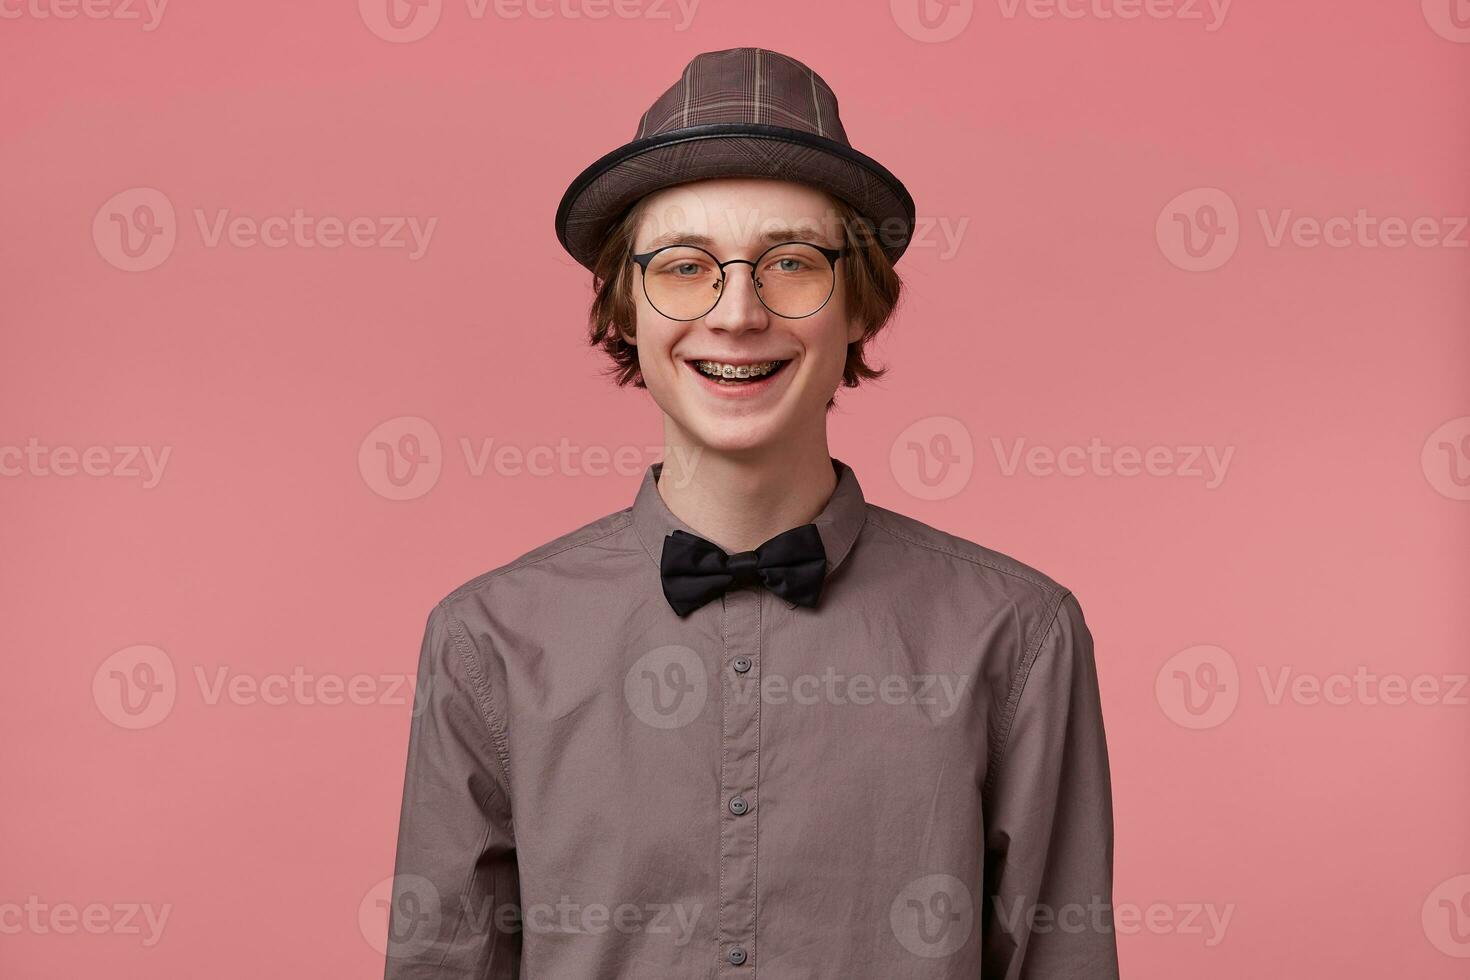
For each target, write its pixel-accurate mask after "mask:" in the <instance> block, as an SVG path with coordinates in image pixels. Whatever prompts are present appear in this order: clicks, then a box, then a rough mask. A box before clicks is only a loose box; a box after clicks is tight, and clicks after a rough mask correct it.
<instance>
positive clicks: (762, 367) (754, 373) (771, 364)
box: [694, 361, 782, 378]
mask: <svg viewBox="0 0 1470 980" xmlns="http://www.w3.org/2000/svg"><path fill="white" fill-rule="evenodd" d="M781 363H782V362H781V361H761V362H760V363H758V364H724V363H722V362H720V361H695V362H694V366H695V367H697V368H699V370H700V373H702V374H707V375H709V376H710V377H713V378H758V377H760V376H761V375H763V374H770V373H771V371H773V370H775V368H776V367H777V366H778V365H780V364H781Z"/></svg>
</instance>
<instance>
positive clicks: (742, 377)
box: [684, 357, 791, 397]
mask: <svg viewBox="0 0 1470 980" xmlns="http://www.w3.org/2000/svg"><path fill="white" fill-rule="evenodd" d="M684 363H685V365H686V366H687V367H688V368H689V370H690V372H691V373H692V374H693V375H694V376H695V378H696V379H698V381H699V384H700V387H702V388H704V389H706V390H707V391H710V392H713V393H715V394H718V395H724V396H729V397H735V396H745V397H749V396H752V395H756V394H759V393H760V392H762V391H766V390H769V389H770V388H771V387H772V385H773V384H774V382H775V379H776V378H778V377H780V376H781V374H782V373H783V372H784V371H785V369H786V366H787V365H788V364H790V363H791V359H790V358H768V359H754V358H739V359H729V360H725V359H717V358H703V357H697V358H687V359H686V360H685V361H684Z"/></svg>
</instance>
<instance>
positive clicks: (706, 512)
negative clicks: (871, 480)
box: [658, 422, 837, 555]
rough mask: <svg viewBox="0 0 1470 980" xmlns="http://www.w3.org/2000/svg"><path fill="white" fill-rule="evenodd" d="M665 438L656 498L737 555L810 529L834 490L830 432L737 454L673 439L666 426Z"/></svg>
mask: <svg viewBox="0 0 1470 980" xmlns="http://www.w3.org/2000/svg"><path fill="white" fill-rule="evenodd" d="M664 431H665V437H664V465H663V469H662V470H661V471H660V473H659V480H658V492H659V496H661V497H662V498H663V501H664V504H665V505H666V506H667V507H668V508H669V510H670V511H672V512H673V514H674V516H675V517H677V518H679V520H681V521H683V522H684V523H685V524H687V525H689V526H690V527H691V528H693V529H694V530H695V531H696V532H697V533H698V534H699V536H700V537H702V538H705V539H706V540H708V541H711V542H713V543H715V544H717V545H719V546H720V547H721V548H723V549H724V550H725V551H726V552H728V553H730V554H732V555H733V554H735V553H736V552H740V551H753V550H755V548H757V547H758V546H760V545H761V544H764V543H765V542H766V541H769V540H770V539H771V538H773V537H775V536H776V535H778V534H780V533H781V532H782V531H789V530H790V529H791V528H793V527H799V526H801V525H802V524H807V523H810V522H811V521H812V520H813V519H814V518H815V517H816V516H817V515H818V514H820V513H821V512H822V509H823V508H824V507H826V506H827V502H828V501H829V500H830V499H831V498H832V492H833V490H835V489H836V487H837V475H836V473H835V472H834V471H833V469H832V460H831V456H830V454H829V453H828V450H827V433H826V430H825V428H823V429H822V430H821V431H820V432H819V433H818V435H817V437H815V438H813V439H808V440H805V441H803V440H796V441H794V442H791V443H784V444H783V445H780V446H762V447H760V449H759V450H751V451H742V452H738V453H723V452H717V451H715V450H712V449H710V448H708V447H706V446H698V445H696V444H695V443H694V442H693V441H691V440H687V439H680V438H676V436H677V435H678V434H677V433H676V432H675V427H674V426H673V425H672V424H670V423H667V422H666V424H665V430H664Z"/></svg>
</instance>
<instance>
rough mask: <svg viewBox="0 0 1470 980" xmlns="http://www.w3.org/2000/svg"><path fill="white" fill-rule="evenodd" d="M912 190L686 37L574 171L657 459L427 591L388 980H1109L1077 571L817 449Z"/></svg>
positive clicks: (590, 252)
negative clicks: (1008, 546)
mask: <svg viewBox="0 0 1470 980" xmlns="http://www.w3.org/2000/svg"><path fill="white" fill-rule="evenodd" d="M913 221H914V206H913V202H912V200H911V199H910V197H909V195H908V193H907V191H905V189H904V187H903V185H902V184H901V183H900V182H899V181H898V180H897V179H896V178H895V177H894V176H893V175H892V174H891V173H889V172H888V171H887V170H886V169H884V168H883V167H882V166H880V165H879V164H878V163H877V162H876V161H874V160H872V159H870V158H869V157H867V156H865V155H863V154H861V153H858V152H857V151H855V150H853V149H852V148H851V147H850V146H849V145H848V142H847V138H846V135H845V134H844V131H843V129H842V125H841V123H840V121H839V119H838V115H837V100H836V97H835V96H834V95H833V93H832V91H831V90H830V89H829V88H828V87H827V86H826V84H825V83H824V82H823V81H822V80H821V79H820V78H819V77H817V76H816V75H815V74H813V73H812V72H811V70H810V69H808V68H807V67H806V66H804V65H802V64H801V63H800V62H797V61H795V60H793V59H791V58H788V57H786V56H784V55H780V54H777V53H775V52H771V51H766V50H763V49H756V48H740V49H733V50H728V51H717V52H710V53H707V54H702V55H699V56H698V57H696V58H695V59H694V60H693V61H692V62H691V63H690V64H689V66H688V67H687V68H686V70H685V72H684V74H683V77H682V78H681V79H680V81H679V82H678V83H677V84H675V85H674V86H673V88H671V89H670V90H669V91H668V92H666V93H665V94H664V95H663V96H662V97H661V98H660V99H659V100H658V101H657V102H655V103H654V105H653V107H652V108H651V109H650V110H649V111H648V112H647V113H645V114H644V116H643V118H642V120H641V121H640V123H639V127H638V132H637V135H636V137H635V140H634V142H632V143H630V144H629V145H627V146H625V147H623V148H621V149H619V150H615V151H613V152H612V153H610V154H608V155H606V156H604V157H602V158H601V159H600V160H598V161H597V162H596V163H594V164H593V165H592V166H591V167H589V168H588V169H587V170H586V171H584V172H583V173H582V175H581V176H579V177H578V178H577V179H576V180H575V181H574V182H573V184H572V186H571V187H570V188H569V189H568V191H567V194H566V196H565V197H564V199H563V201H562V205H561V208H560V210H559V211H558V214H557V231H558V235H559V237H560V240H561V241H562V243H563V244H564V245H565V246H566V248H567V249H568V251H569V252H570V253H571V254H572V255H573V257H575V258H576V259H577V260H578V261H579V262H580V263H581V264H583V265H584V266H586V267H587V268H589V269H590V270H592V271H593V272H594V275H595V283H596V285H597V290H598V292H597V299H596V302H595V304H594V306H593V311H592V340H593V342H594V343H595V344H598V345H600V346H601V347H603V348H604V349H605V350H606V351H607V352H608V353H609V354H610V355H611V356H612V358H613V361H614V367H613V370H614V371H615V373H616V374H617V377H618V380H619V381H620V382H622V383H633V384H637V385H641V386H646V388H647V389H648V391H649V392H650V393H651V395H652V396H653V400H654V401H655V402H656V403H657V405H658V407H659V408H660V409H661V410H662V412H663V417H664V443H665V453H664V462H663V463H661V464H660V463H655V464H653V465H652V466H651V467H649V469H648V471H647V473H646V474H645V476H644V479H643V483H642V486H641V487H640V488H639V490H638V492H637V496H636V498H635V499H634V501H633V503H632V506H631V507H626V508H624V509H622V510H619V511H617V512H616V513H613V514H610V515H608V516H607V517H604V518H602V519H601V520H598V521H596V522H594V523H592V524H589V525H587V526H585V527H583V528H580V529H578V530H576V531H573V532H571V533H569V534H566V535H564V536H562V537H560V538H558V539H557V540H555V541H552V542H550V543H549V544H546V545H544V546H542V547H540V548H537V549H536V550H534V551H532V552H530V553H529V554H526V555H524V556H522V557H521V558H519V559H517V560H515V561H513V562H511V563H509V564H507V565H504V566H502V567H500V568H498V569H495V570H494V571H491V572H489V573H487V574H485V575H482V576H480V577H479V578H477V579H475V580H473V581H471V582H469V583H467V584H465V585H464V586H462V587H461V588H459V589H457V590H455V591H454V592H453V593H451V594H450V595H449V596H448V597H446V598H445V599H444V600H443V601H442V602H440V603H439V604H438V605H437V606H436V607H435V608H434V610H433V611H432V612H431V614H430V616H429V622H428V628H427V631H426V635H425V637H424V644H423V649H422V653H421V661H420V668H419V689H418V690H419V693H418V700H417V702H416V707H415V714H414V718H413V722H412V727H411V732H410V742H409V752H408V769H407V779H406V785H405V791H404V799H403V810H402V818H401V828H400V832H399V838H398V857H397V867H396V878H395V885H394V892H393V900H392V909H391V918H390V924H389V929H390V931H389V948H388V967H387V974H386V975H387V977H388V978H389V980H410V978H414V980H420V978H422V980H428V978H431V977H432V978H436V980H447V978H454V980H470V978H476V980H481V978H500V980H504V978H511V977H530V978H536V980H609V978H628V980H692V978H705V977H720V978H745V977H756V976H765V977H768V978H771V980H786V978H792V980H795V978H841V980H849V978H875V980H897V978H904V980H911V978H954V980H958V978H978V977H981V976H983V977H985V978H987V980H989V978H994V980H1001V978H1021V977H1025V978H1030V980H1044V978H1058V980H1060V978H1063V977H1065V978H1086V980H1106V978H1109V977H1116V976H1117V960H1116V951H1115V946H1114V938H1113V931H1112V917H1111V898H1112V896H1111V892H1112V808H1111V797H1110V787H1109V772H1108V759H1107V748H1106V743H1105V739H1104V732H1103V726H1102V714H1101V709H1100V705H1099V700H1098V685H1097V678H1096V674H1095V667H1094V661H1093V652H1092V640H1091V637H1090V635H1089V633H1088V630H1087V626H1086V624H1085V623H1084V621H1083V617H1082V613H1081V610H1080V609H1079V607H1078V604H1077V602H1076V600H1075V599H1074V598H1073V597H1072V595H1071V594H1070V593H1069V592H1068V591H1067V590H1066V589H1064V588H1062V587H1060V586H1059V585H1057V584H1056V583H1055V582H1053V581H1051V580H1050V579H1048V578H1047V577H1046V576H1044V575H1042V574H1041V573H1040V572H1037V571H1035V570H1033V569H1031V568H1028V567H1026V566H1025V565H1022V564H1020V563H1018V562H1016V561H1014V560H1012V559H1010V558H1007V557H1005V556H1003V555H1000V554H997V553H995V552H993V551H989V550H987V549H985V548H982V547H980V546H979V545H976V544H972V543H971V542H969V541H965V540H963V539H960V538H956V537H953V536H951V535H949V534H945V533H944V532H942V531H938V530H935V529H934V528H931V527H929V526H927V525H924V524H921V523H919V522H918V521H914V520H912V519H909V518H906V517H903V516H901V515H899V514H897V513H894V512H892V511H888V510H885V509H883V508H881V507H877V506H874V505H872V504H869V503H867V502H865V500H864V498H863V493H862V490H861V488H860V487H859V485H858V478H857V475H856V474H855V472H854V471H853V470H852V469H851V468H850V467H848V466H847V465H846V464H844V463H843V462H841V461H840V460H837V459H833V458H832V457H831V456H830V455H829V453H828V445H827V432H826V417H827V412H828V409H829V407H830V405H831V402H832V398H833V394H834V392H835V391H836V389H837V387H838V386H839V385H840V384H846V385H848V386H853V385H856V384H857V383H858V382H859V381H860V380H861V379H862V378H864V377H872V376H874V374H875V373H876V372H874V371H873V370H872V369H871V368H869V367H868V365H867V364H866V363H865V361H864V359H863V351H864V345H865V343H866V342H867V341H868V340H870V339H871V338H872V336H873V335H874V334H875V333H876V332H877V331H878V330H879V329H881V328H882V326H883V324H884V322H885V321H886V320H887V319H888V317H889V314H890V313H891V312H892V310H893V306H894V304H895V303H896V301H897V298H898V280H897V278H896V276H895V274H894V272H893V268H892V263H893V261H894V260H896V259H897V258H898V256H899V255H901V254H902V252H903V251H904V247H905V246H906V245H907V243H908V239H909V236H910V234H911V233H912V228H913Z"/></svg>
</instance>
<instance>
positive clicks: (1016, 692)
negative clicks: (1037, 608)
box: [980, 589, 1072, 809]
mask: <svg viewBox="0 0 1470 980" xmlns="http://www.w3.org/2000/svg"><path fill="white" fill-rule="evenodd" d="M1071 594H1072V593H1071V592H1070V591H1069V590H1067V589H1062V590H1060V591H1059V592H1058V593H1057V595H1056V596H1055V597H1053V599H1052V600H1051V604H1050V605H1049V606H1048V608H1047V613H1046V616H1045V618H1044V619H1043V620H1042V622H1044V623H1045V624H1046V627H1045V628H1044V629H1040V630H1037V631H1036V639H1035V640H1033V641H1032V642H1031V643H1030V644H1028V645H1027V649H1026V650H1025V652H1023V653H1022V655H1021V662H1020V663H1018V664H1017V665H1016V673H1015V675H1014V676H1013V677H1012V678H1011V689H1010V692H1009V693H1008V694H1007V695H1006V703H1005V706H1004V707H1002V708H1001V716H1000V730H999V733H998V735H997V736H996V739H995V744H994V745H992V746H991V750H990V759H989V762H988V764H987V767H986V768H987V772H986V774H985V785H984V787H983V788H982V789H981V791H980V796H981V800H982V801H983V802H982V805H983V806H985V807H986V808H987V809H988V807H989V803H990V797H991V793H992V792H993V791H994V787H995V781H996V779H997V778H998V777H999V774H1000V771H1001V768H1002V766H1003V765H1004V762H1005V753H1006V749H1007V748H1009V747H1010V739H1011V724H1012V723H1013V722H1014V721H1015V719H1016V709H1017V707H1018V706H1019V705H1020V703H1021V694H1022V692H1023V691H1024V690H1025V688H1026V681H1027V679H1028V678H1029V677H1030V676H1031V668H1032V666H1033V665H1034V664H1035V663H1036V656H1037V654H1039V653H1040V652H1041V645H1042V644H1043V643H1045V642H1046V638H1047V637H1048V636H1050V635H1051V631H1052V630H1053V629H1055V628H1056V625H1057V620H1058V619H1059V618H1060V617H1061V609H1062V603H1063V602H1065V601H1066V598H1067V596H1069V595H1071Z"/></svg>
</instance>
